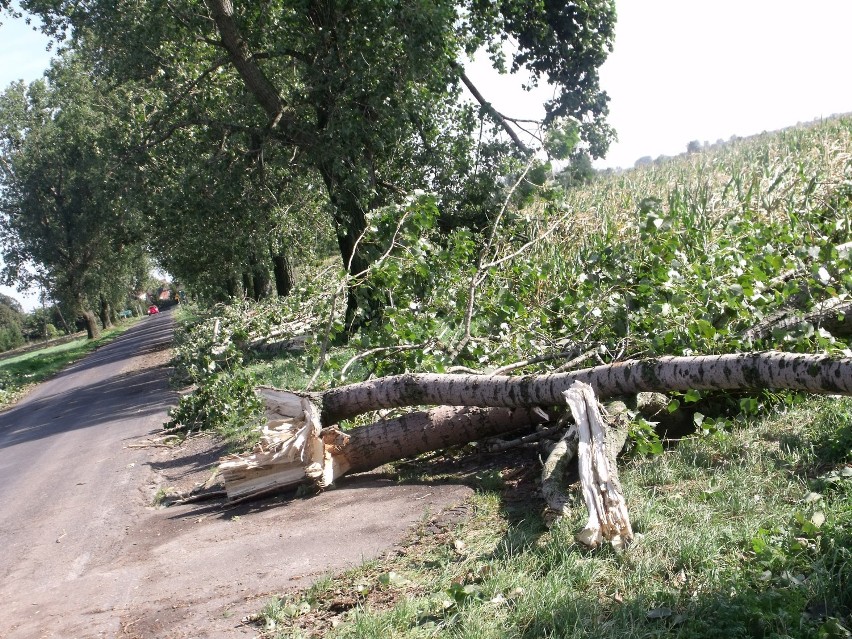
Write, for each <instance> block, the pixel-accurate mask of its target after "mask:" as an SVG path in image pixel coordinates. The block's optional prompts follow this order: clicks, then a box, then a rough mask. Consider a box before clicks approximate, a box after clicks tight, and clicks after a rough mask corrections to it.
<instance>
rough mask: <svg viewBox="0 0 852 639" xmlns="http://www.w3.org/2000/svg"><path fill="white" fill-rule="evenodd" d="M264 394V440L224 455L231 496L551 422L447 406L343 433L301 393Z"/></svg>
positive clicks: (539, 415)
mask: <svg viewBox="0 0 852 639" xmlns="http://www.w3.org/2000/svg"><path fill="white" fill-rule="evenodd" d="M259 392H260V394H261V396H262V397H263V398H264V400H265V401H266V414H267V420H268V423H267V426H266V427H265V428H264V432H263V436H262V438H261V442H260V444H258V446H257V447H256V448H255V450H253V451H252V452H251V453H249V454H248V455H231V456H229V457H227V458H224V459H223V460H222V463H221V464H220V466H219V473H220V475H221V477H222V480H223V482H224V483H225V489H226V491H227V493H228V499H229V500H235V499H244V498H246V497H248V496H251V495H261V494H265V493H268V492H270V491H273V490H280V489H283V488H287V487H290V486H294V485H298V484H301V483H303V482H304V481H305V480H313V481H314V483H315V484H316V485H317V487H319V488H325V487H327V486H329V485H331V484H332V483H333V482H334V481H335V480H336V479H337V478H339V477H341V476H343V475H345V474H348V473H358V472H364V471H367V470H372V469H374V468H377V467H379V466H382V465H384V464H387V463H390V462H392V461H397V460H399V459H404V458H406V457H413V456H415V455H419V454H421V453H426V452H430V451H434V450H442V449H445V448H449V447H451V446H456V445H459V444H466V443H469V442H472V441H478V440H480V439H483V438H485V437H493V436H496V435H501V434H504V433H510V432H513V431H516V430H518V429H521V428H526V427H529V426H531V425H535V424H540V423H543V422H546V421H547V420H548V416H547V414H545V413H544V412H543V411H541V410H540V409H532V408H518V409H509V408H490V409H489V408H476V407H451V406H441V407H438V408H435V409H432V410H429V411H418V412H414V413H409V414H407V415H403V416H402V417H399V418H397V419H389V420H381V421H378V422H376V423H374V424H371V425H369V426H362V427H360V428H356V429H353V430H351V431H349V432H343V431H340V430H338V429H337V428H335V427H331V428H322V427H321V425H320V423H319V421H318V419H317V415H318V410H317V408H316V406H314V404H313V403H312V402H311V401H310V400H308V399H307V398H305V397H303V396H299V395H297V394H295V393H290V392H288V391H282V390H277V389H271V388H261V389H259Z"/></svg>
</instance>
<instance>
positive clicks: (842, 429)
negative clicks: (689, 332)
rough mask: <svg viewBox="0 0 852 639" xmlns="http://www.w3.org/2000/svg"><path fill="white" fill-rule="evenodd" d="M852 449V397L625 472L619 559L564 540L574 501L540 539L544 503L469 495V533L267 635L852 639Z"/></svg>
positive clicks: (267, 616) (342, 585) (453, 532)
mask: <svg viewBox="0 0 852 639" xmlns="http://www.w3.org/2000/svg"><path fill="white" fill-rule="evenodd" d="M851 441H852V400H849V399H834V398H818V399H812V400H809V401H807V402H806V403H804V404H802V405H800V406H798V407H797V408H795V409H793V410H792V411H790V412H782V413H778V414H775V415H771V416H769V417H765V418H763V419H761V420H758V421H754V422H753V423H751V424H749V425H747V426H741V427H738V428H736V429H734V430H732V431H730V432H728V433H725V434H723V435H717V436H713V437H704V438H698V437H693V438H687V439H685V440H683V441H682V442H681V443H680V444H679V445H678V446H677V447H675V448H674V449H672V450H669V451H667V452H666V453H664V454H662V455H659V456H656V457H653V458H634V459H627V460H622V461H621V467H622V470H621V476H622V480H623V483H624V487H625V493H626V495H627V498H628V501H629V506H630V509H631V515H632V518H633V524H634V528H635V530H636V532H637V533H639V534H638V539H637V541H636V542H635V543H634V544H633V546H632V547H630V548H629V549H628V550H627V551H626V552H624V553H617V552H615V551H613V550H611V549H609V548H602V549H598V550H595V551H589V550H587V549H585V548H583V547H581V546H579V545H578V544H577V543H576V542H575V541H574V539H573V535H574V534H575V533H576V532H578V531H579V530H580V529H581V528H582V526H583V524H584V523H585V513H584V511H583V508H582V504H581V502H580V499H579V498H577V500H576V506H577V508H576V510H575V514H574V516H572V517H571V518H568V519H566V520H563V521H561V522H559V523H558V524H557V526H555V527H554V528H553V529H550V530H547V529H546V528H545V527H544V525H543V523H542V521H541V518H540V517H539V512H540V510H541V507H542V504H541V503H539V502H535V501H533V502H532V503H528V504H527V505H525V506H522V507H520V508H516V507H511V506H510V505H509V504H510V503H512V502H510V501H507V499H506V497H507V496H509V495H510V493H507V492H502V493H501V492H495V491H490V490H480V491H479V492H478V493H477V494H476V496H475V497H474V498H473V500H472V504H471V506H472V508H471V516H470V518H469V519H468V520H467V521H466V522H464V523H463V524H461V525H458V526H456V527H452V528H450V529H449V530H447V531H445V532H443V533H438V534H435V533H430V532H428V531H427V530H426V529H425V528H424V529H421V530H420V531H419V532H418V533H416V534H415V535H414V536H413V537H412V538H411V539H410V540H409V542H408V544H407V546H406V548H405V549H404V551H403V552H400V553H397V554H396V555H394V556H391V557H389V558H386V559H385V560H383V561H381V562H372V563H370V564H368V565H365V566H363V567H361V568H358V569H356V570H353V571H350V572H348V573H345V574H344V575H341V576H340V577H338V578H335V579H334V580H331V581H325V582H321V583H320V584H318V585H316V586H314V587H313V588H312V589H310V590H308V591H306V592H304V593H300V594H295V595H292V596H290V598H289V599H283V600H276V601H275V602H272V603H271V604H270V605H269V606H268V607H267V609H266V610H265V611H264V613H263V614H262V615H261V621H262V625H263V627H265V628H267V629H269V632H268V633H267V636H269V637H291V636H299V633H301V634H302V635H304V636H326V637H364V638H368V637H378V636H381V637H399V638H415V637H417V638H419V637H453V638H462V637H465V638H466V637H470V638H471V639H472V638H477V639H479V638H495V639H496V638H506V637H515V638H518V639H521V638H524V639H527V638H529V639H532V638H538V637H565V638H569V637H570V638H572V639H574V638H579V637H590V638H591V637H595V638H608V637H612V638H613V639H615V638H623V637H637V638H638V637H658V636H666V637H684V638H687V637H689V638H692V637H720V638H721V637H803V638H804V637H814V638H817V637H848V636H849V634H848V631H847V630H846V628H849V627H852V623H850V622H852V618H850V614H852V478H849V477H846V476H845V473H847V472H848V471H844V470H843V469H844V468H849V466H848V464H849V462H850V461H852V449H850V442H851ZM426 470H427V471H428V468H426ZM388 575H397V576H398V577H396V578H393V579H390V578H388Z"/></svg>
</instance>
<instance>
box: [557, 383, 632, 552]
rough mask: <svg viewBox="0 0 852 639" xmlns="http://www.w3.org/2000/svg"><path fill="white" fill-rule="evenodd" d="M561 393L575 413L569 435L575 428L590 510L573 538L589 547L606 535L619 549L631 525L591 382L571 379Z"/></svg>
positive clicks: (606, 429)
mask: <svg viewBox="0 0 852 639" xmlns="http://www.w3.org/2000/svg"><path fill="white" fill-rule="evenodd" d="M562 394H563V396H564V397H565V401H566V402H567V403H568V407H569V408H570V410H571V414H572V415H573V416H574V423H575V425H574V426H572V427H571V430H570V431H569V434H568V436H570V435H571V433H572V431H575V432H576V435H575V436H576V439H577V462H578V465H579V469H580V484H581V486H582V490H583V499H584V500H585V502H586V508H588V510H589V520H588V522H587V523H586V526H585V528H583V530H582V531H580V532H579V533H578V534H577V536H576V539H577V541H579V542H580V543H582V544H584V545H585V546H589V547H590V548H595V547H597V546H598V545H600V543H601V541H602V540H604V539H606V540H607V541H609V542H610V543H611V544H612V545H613V547H614V548H616V549H622V548H624V547H625V546H626V545H627V544H628V543H630V542H631V541H632V540H633V529H632V527H631V526H630V516H629V515H628V513H627V504H626V502H625V500H624V494H623V492H622V489H621V482H619V480H618V470H617V468H616V466H615V463H614V459H613V457H614V456H613V455H609V454H608V450H607V433H608V431H609V430H610V429H609V427H608V426H607V425H606V423H605V422H604V420H603V417H602V416H601V412H600V409H599V408H598V400H597V397H596V396H595V392H594V390H593V389H592V387H591V386H589V385H588V384H585V383H583V382H574V384H573V385H572V386H571V387H570V388H569V389H568V390H567V391H564V392H563V393H562Z"/></svg>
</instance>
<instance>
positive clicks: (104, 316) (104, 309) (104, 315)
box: [100, 297, 112, 330]
mask: <svg viewBox="0 0 852 639" xmlns="http://www.w3.org/2000/svg"><path fill="white" fill-rule="evenodd" d="M100 314H101V326H102V327H103V329H104V330H106V329H108V328H112V318H111V309H110V305H109V302H107V301H106V299H105V298H103V297H101V309H100Z"/></svg>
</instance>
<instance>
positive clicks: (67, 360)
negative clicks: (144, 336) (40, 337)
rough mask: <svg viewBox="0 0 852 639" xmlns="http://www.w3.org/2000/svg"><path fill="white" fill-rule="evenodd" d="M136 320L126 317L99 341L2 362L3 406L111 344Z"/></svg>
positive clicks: (0, 389)
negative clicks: (28, 389)
mask: <svg viewBox="0 0 852 639" xmlns="http://www.w3.org/2000/svg"><path fill="white" fill-rule="evenodd" d="M136 321H138V318H137V319H135V320H133V319H131V320H126V321H125V322H122V323H121V325H118V326H116V327H114V328H111V329H109V330H107V331H104V332H103V333H102V334H101V337H99V338H98V339H95V340H89V339H86V338H80V339H76V340H74V341H72V342H67V343H65V344H59V345H57V346H48V347H46V348H43V349H39V350H37V351H31V352H29V353H24V354H23V355H18V356H17V357H10V358H8V359H4V360H2V361H0V407H5V406H8V405H9V404H11V403H13V402H15V401H17V400H18V399H19V398H20V397H21V396H22V395H23V394H24V393H25V392H26V390H27V388H28V387H29V386H31V385H33V384H38V383H39V382H42V381H44V380H45V379H48V378H49V377H52V376H53V375H55V374H56V373H58V372H59V371H61V370H62V369H63V368H65V367H66V366H68V365H69V364H72V363H73V362H76V361H77V360H79V359H81V358H83V357H85V356H86V355H88V354H89V353H91V352H92V351H94V350H96V349H98V348H100V347H101V346H103V345H104V344H108V343H109V342H111V341H112V340H114V339H115V338H116V337H118V336H119V335H121V334H122V333H123V332H124V331H126V330H127V329H128V328H130V327H131V326H133V325H134V324H135V323H136Z"/></svg>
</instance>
